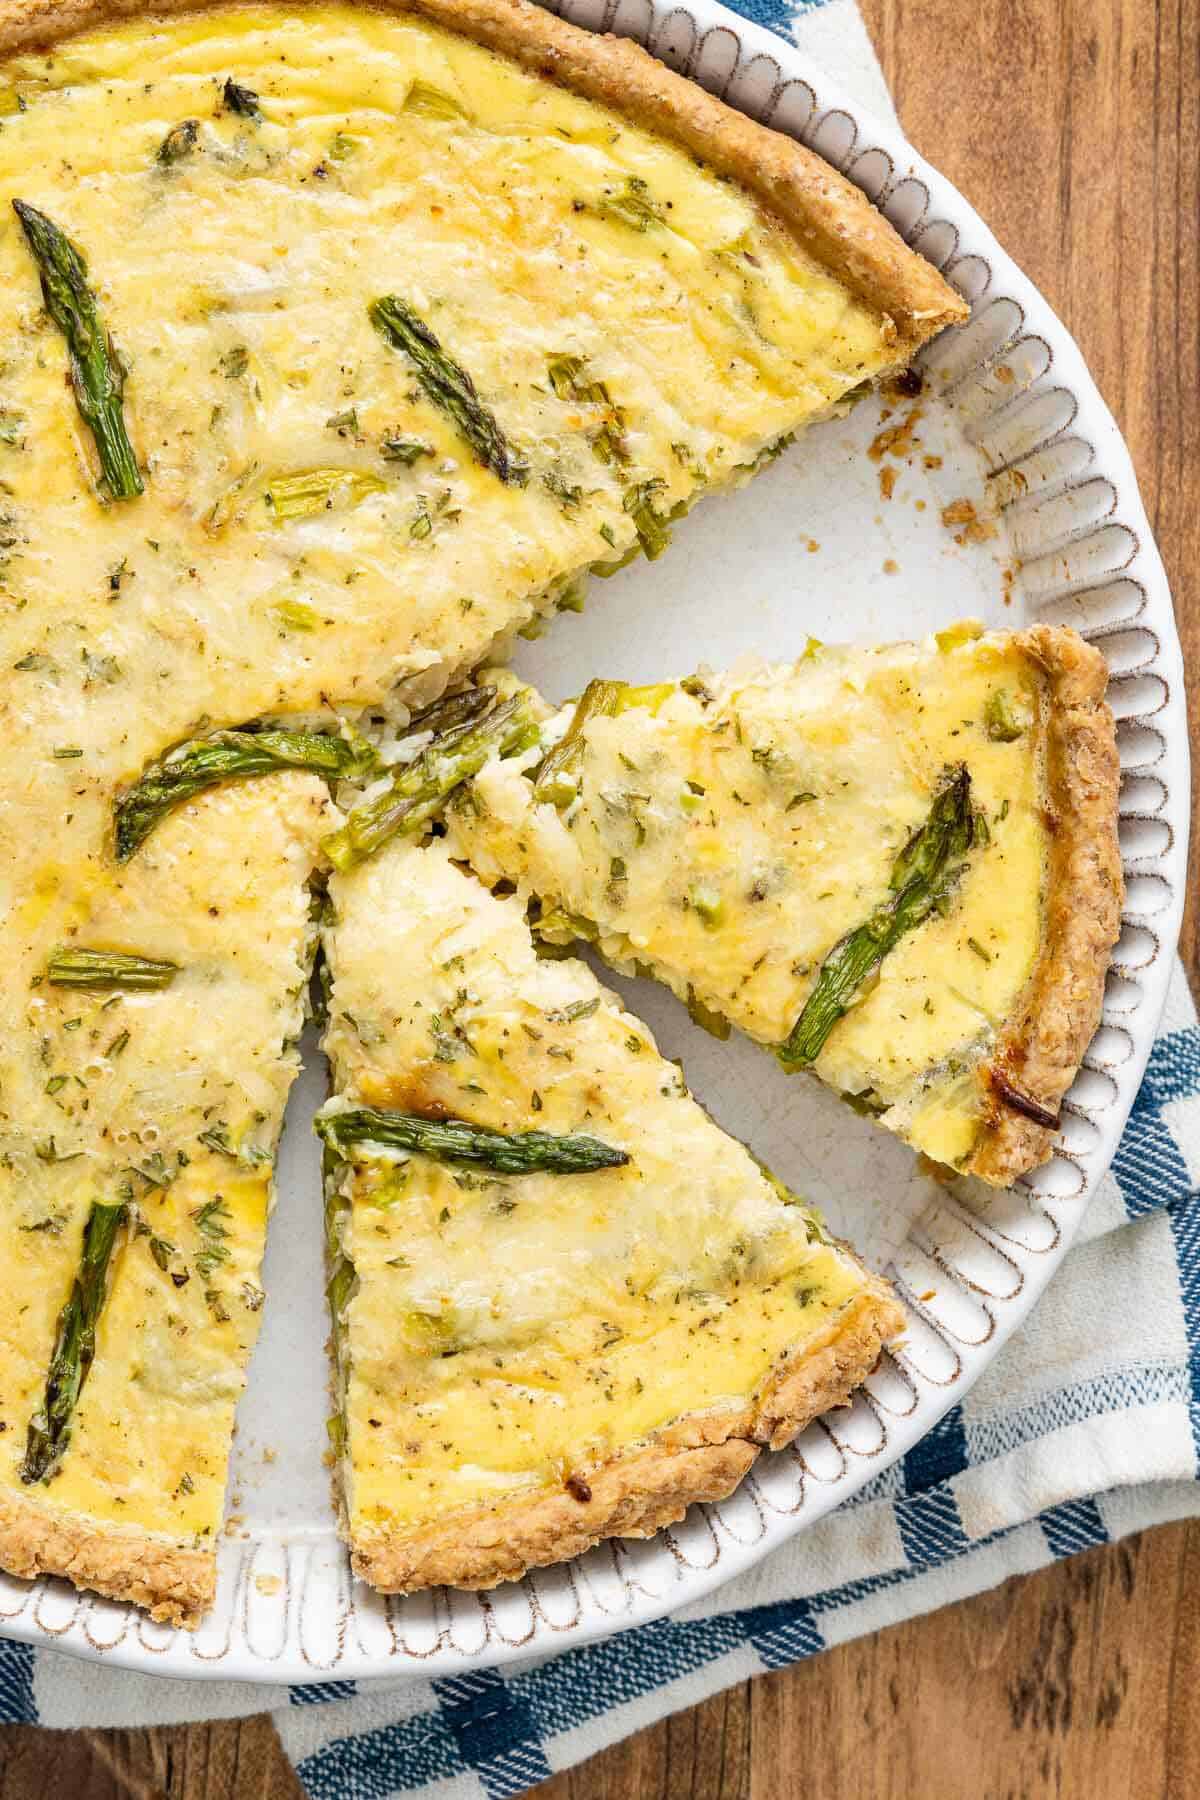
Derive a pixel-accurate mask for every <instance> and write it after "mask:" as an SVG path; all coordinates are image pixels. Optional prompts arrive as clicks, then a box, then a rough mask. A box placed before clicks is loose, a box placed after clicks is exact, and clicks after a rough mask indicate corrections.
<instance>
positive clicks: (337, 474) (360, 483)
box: [263, 468, 387, 523]
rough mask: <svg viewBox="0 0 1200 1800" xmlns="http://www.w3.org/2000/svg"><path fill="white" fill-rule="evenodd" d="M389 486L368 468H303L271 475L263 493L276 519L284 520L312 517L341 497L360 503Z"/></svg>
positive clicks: (329, 509) (326, 510)
mask: <svg viewBox="0 0 1200 1800" xmlns="http://www.w3.org/2000/svg"><path fill="white" fill-rule="evenodd" d="M386 486H387V483H386V481H384V480H383V479H382V478H381V477H380V476H378V475H373V474H371V472H370V470H368V469H343V468H332V469H301V470H300V471H299V472H298V473H297V474H294V475H273V476H271V478H270V479H269V480H268V481H267V482H266V483H265V485H264V488H263V493H264V495H265V498H266V502H267V505H268V506H269V507H270V508H271V511H272V512H273V513H274V514H275V518H276V520H277V521H278V522H279V523H282V522H283V521H284V520H285V519H311V518H314V517H315V516H316V515H317V513H323V512H329V511H331V509H332V507H333V505H334V502H335V501H339V500H345V501H348V502H349V504H350V505H351V506H357V505H358V503H359V501H360V500H365V499H366V498H367V496H368V495H369V494H379V493H382V492H383V490H384V488H385V487H386Z"/></svg>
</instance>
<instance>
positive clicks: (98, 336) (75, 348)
mask: <svg viewBox="0 0 1200 1800" xmlns="http://www.w3.org/2000/svg"><path fill="white" fill-rule="evenodd" d="M13 210H14V211H15V213H16V215H17V217H18V219H20V221H21V227H22V229H23V231H24V233H25V240H26V242H27V243H28V245H29V249H30V252H31V253H32V256H33V259H34V261H35V262H36V263H37V266H38V272H39V274H40V276H41V281H42V298H43V300H44V302H45V306H46V311H47V312H48V313H49V314H50V317H51V318H52V319H53V320H54V323H55V324H56V325H57V326H58V329H59V330H60V331H61V332H62V334H63V337H64V338H65V339H66V341H67V353H68V356H69V358H70V368H71V386H72V387H73V388H74V390H75V404H76V406H78V408H79V411H80V415H81V417H82V418H83V422H84V424H85V425H86V426H87V428H88V430H89V431H90V432H91V434H92V436H93V438H94V439H95V441H96V453H97V455H98V456H99V458H100V468H101V470H102V472H103V475H104V481H105V485H106V486H107V488H108V491H109V493H110V494H111V496H112V498H113V499H114V500H132V499H133V498H134V497H135V495H137V494H140V493H142V492H143V491H144V490H143V485H142V477H141V472H140V470H139V469H138V466H137V458H136V456H135V455H134V453H133V445H132V444H131V443H130V441H129V434H128V432H127V431H126V429H125V415H124V412H123V411H122V408H121V401H122V396H123V394H124V391H125V372H124V370H123V369H122V367H121V359H120V357H119V356H118V355H117V351H116V349H115V347H114V345H113V341H112V339H111V338H110V337H109V335H108V333H107V331H106V330H105V329H104V321H103V319H102V318H101V316H100V308H99V307H98V306H97V304H96V296H95V295H94V294H93V293H92V290H91V288H90V287H89V286H88V284H87V263H86V261H85V260H84V257H83V254H82V252H81V251H79V250H77V249H76V247H75V245H74V244H73V243H72V242H71V240H70V238H69V237H67V236H66V234H65V233H64V232H62V231H60V230H59V228H58V226H57V225H56V224H55V223H54V222H53V220H52V219H48V218H47V217H46V215H45V213H41V212H38V210H37V208H36V207H33V206H28V205H27V204H26V203H25V201H24V200H14V201H13Z"/></svg>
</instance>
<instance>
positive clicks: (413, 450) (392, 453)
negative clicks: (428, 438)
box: [379, 435, 434, 469]
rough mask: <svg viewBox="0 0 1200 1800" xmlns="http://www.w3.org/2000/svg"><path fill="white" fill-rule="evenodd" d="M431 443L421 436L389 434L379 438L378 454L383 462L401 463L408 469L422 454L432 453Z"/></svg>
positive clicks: (428, 454) (430, 454) (429, 454)
mask: <svg viewBox="0 0 1200 1800" xmlns="http://www.w3.org/2000/svg"><path fill="white" fill-rule="evenodd" d="M433 453H434V452H433V445H432V444H427V443H426V442H425V440H424V439H423V438H415V437H400V436H396V435H394V436H391V437H385V438H383V439H382V440H381V442H380V445H379V454H380V456H382V457H383V460H384V461H385V462H397V463H402V464H403V465H404V467H405V468H406V469H410V468H411V467H412V465H413V464H414V463H415V462H418V461H419V460H420V458H421V457H422V456H432V455H433Z"/></svg>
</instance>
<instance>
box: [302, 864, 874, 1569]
mask: <svg viewBox="0 0 1200 1800" xmlns="http://www.w3.org/2000/svg"><path fill="white" fill-rule="evenodd" d="M329 914H330V916H329V922H328V923H327V924H326V926H325V928H324V934H323V936H324V948H325V953H326V956H327V958H328V964H329V969H330V972H331V976H332V981H331V986H330V996H329V1026H328V1032H327V1036H326V1049H327V1052H328V1054H329V1056H330V1058H331V1061H332V1065H333V1073H334V1087H335V1098H334V1099H333V1100H331V1101H330V1103H329V1104H328V1106H327V1107H326V1108H325V1110H324V1112H323V1114H322V1115H321V1117H320V1120H319V1129H320V1131H321V1133H322V1136H323V1137H324V1139H325V1142H326V1145H327V1174H328V1201H327V1207H328V1213H327V1220H328V1235H329V1243H330V1282H329V1293H330V1299H331V1304H332V1306H333V1310H334V1316H335V1342H336V1360H337V1384H336V1385H337V1397H338V1415H337V1418H336V1420H335V1424H334V1437H335V1445H336V1450H337V1454H338V1471H339V1489H340V1497H341V1506H342V1512H343V1524H344V1529H345V1532H346V1535H347V1537H348V1540H349V1542H350V1545H351V1551H352V1556H353V1560H354V1565H355V1568H356V1570H357V1571H358V1573H360V1574H361V1575H363V1576H364V1578H366V1579H367V1580H369V1581H372V1582H374V1583H375V1584H376V1585H377V1586H379V1587H382V1588H384V1589H387V1590H389V1591H394V1590H400V1591H408V1590H410V1589H413V1588H419V1587H424V1586H427V1585H429V1584H431V1583H434V1582H452V1583H461V1584H464V1585H470V1586H472V1587H479V1586H490V1585H492V1584H493V1583H495V1582H497V1581H500V1580H502V1579H507V1578H510V1577H514V1576H516V1575H519V1574H520V1573H521V1572H522V1570H523V1569H525V1568H526V1567H529V1566H531V1565H535V1564H539V1563H545V1562H552V1561H556V1560H558V1559H559V1558H560V1557H563V1556H568V1555H573V1554H575V1553H576V1552H578V1551H580V1550H583V1549H584V1548H586V1547H587V1546H588V1545H590V1544H592V1543H594V1542H596V1541H597V1540H598V1539H599V1538H601V1537H604V1536H608V1535H611V1534H613V1533H617V1532H619V1533H621V1534H622V1535H646V1534H648V1533H650V1532H652V1531H653V1530H655V1529H656V1528H657V1526H659V1525H661V1524H663V1523H666V1522H668V1521H670V1520H672V1519H676V1518H679V1517H681V1516H682V1514H683V1512H684V1509H685V1507H686V1506H687V1505H688V1503H689V1502H690V1501H692V1500H695V1499H716V1498H719V1497H721V1496H723V1495H724V1494H726V1493H728V1492H729V1491H730V1489H731V1488H732V1487H733V1486H734V1485H735V1484H736V1482H737V1481H738V1480H740V1479H741V1477H742V1475H743V1474H744V1473H745V1471H746V1470H747V1469H748V1468H749V1466H750V1465H751V1463H752V1462H753V1461H754V1458H755V1456H756V1455H757V1451H758V1447H759V1446H760V1445H763V1444H774V1445H779V1444H782V1443H784V1442H786V1441H787V1440H789V1439H790V1438H791V1437H792V1436H793V1435H794V1434H795V1432H796V1431H797V1430H799V1429H800V1428H801V1427H802V1426H803V1425H804V1424H805V1423H807V1422H808V1420H809V1419H810V1418H811V1417H812V1416H814V1414H816V1413H817V1412H819V1411H821V1410H822V1409H823V1408H824V1407H826V1406H828V1405H829V1404H831V1403H832V1402H833V1401H835V1400H840V1399H843V1398H844V1397H845V1396H846V1394H848V1393H849V1392H850V1390H851V1389H852V1388H853V1387H854V1386H855V1385H856V1384H857V1383H858V1382H859V1381H860V1380H861V1379H862V1377H863V1376H864V1375H865V1374H866V1373H867V1372H868V1370H869V1369H870V1368H871V1366H872V1364H873V1363H874V1361H875V1359H876V1357H877V1355H878V1352H879V1349H880V1346H881V1344H882V1343H883V1342H884V1341H885V1340H886V1339H887V1338H888V1337H889V1336H891V1335H893V1334H894V1332H895V1331H896V1330H897V1329H898V1328H899V1326H900V1323H901V1317H902V1315H901V1314H900V1312H899V1309H898V1308H897V1307H896V1305H895V1303H894V1302H893V1300H892V1299H891V1298H890V1295H889V1293H888V1290H887V1289H886V1286H885V1285H884V1284H883V1283H881V1282H879V1281H878V1280H876V1279H875V1278H874V1277H872V1276H870V1275H868V1273H867V1272H866V1271H865V1270H864V1269H863V1268H862V1266H861V1265H860V1264H859V1263H858V1262H857V1261H856V1260H855V1259H854V1257H853V1256H851V1255H850V1253H849V1252H848V1251H846V1250H844V1249H843V1248H842V1247H841V1246H840V1245H838V1244H837V1243H835V1242H834V1241H832V1240H831V1239H830V1238H829V1237H828V1235H827V1233H826V1232H825V1230H824V1229H823V1227H822V1225H821V1223H820V1220H819V1218H818V1217H817V1216H816V1215H815V1214H814V1213H813V1212H811V1211H810V1210H809V1209H808V1208H807V1207H805V1206H804V1205H803V1204H802V1203H801V1202H800V1201H799V1200H797V1199H796V1198H795V1196H794V1195H792V1194H790V1193H788V1192H787V1191H786V1190H785V1189H784V1188H783V1187H782V1186H781V1185H780V1184H779V1183H778V1182H776V1181H775V1180H774V1179H773V1178H772V1177H771V1176H770V1175H769V1174H767V1173H766V1172H765V1171H764V1170H763V1169H762V1168H761V1167H760V1166H759V1165H758V1164H757V1163H756V1162H755V1160H754V1158H753V1157H752V1156H751V1155H750V1154H749V1153H748V1152H747V1151H746V1150H745V1149H744V1148H743V1147H742V1145H740V1144H739V1143H737V1142H736V1141H735V1140H734V1139H732V1138H730V1137H728V1136H726V1134H725V1133H724V1132H723V1131H721V1130H720V1129H719V1128H718V1127H717V1125H716V1124H714V1122H713V1121H712V1120H711V1119H710V1118H709V1117H708V1115H707V1114H706V1113H705V1112H704V1111H703V1109H702V1108H701V1107H700V1106H698V1105H697V1104H696V1102H695V1101H694V1100H693V1099H692V1098H691V1096H690V1095H689V1093H688V1091H687V1088H686V1086H685V1085H684V1082H683V1078H682V1076H681V1075H680V1073H679V1070H678V1069H677V1067H676V1066H675V1065H674V1064H673V1063H669V1062H667V1061H665V1060H664V1058H663V1057H661V1056H660V1055H659V1053H658V1051H657V1050H656V1048H655V1045H654V1041H653V1039H652V1038H651V1036H650V1034H649V1032H648V1031H647V1029H646V1027H645V1026H644V1025H642V1024H640V1023H639V1022H638V1020H636V1019H634V1018H632V1017H631V1016H630V1015H629V1014H628V1013H627V1012H625V1011H624V1010H623V1009H622V1007H621V1004H620V1002H619V1000H618V999H617V997H616V996H615V995H614V994H612V993H610V992H608V991H607V990H605V989H604V988H602V987H601V986H599V984H598V983H597V982H596V980H595V978H594V976H593V975H592V974H591V972H590V970H588V969H587V968H586V967H585V966H584V965H583V964H582V963H580V962H577V961H575V960H573V959H567V960H563V961H558V960H545V959H543V958H541V957H539V955H538V953H537V951H536V949H535V946H534V943H533V941H532V939H531V937H530V934H529V931H528V927H527V925H526V923H525V919H524V916H523V909H522V906H521V903H520V901H519V900H517V899H497V898H496V897H495V896H493V895H492V894H491V893H490V892H489V891H488V890H487V889H486V888H485V887H484V886H483V885H482V884H481V883H479V882H478V881H476V880H475V879H474V878H473V877H472V876H470V875H469V874H466V873H465V872H464V871H463V870H462V869H461V868H459V867H457V866H456V865H455V863H454V862H453V861H452V860H451V858H450V856H449V854H448V852H447V849H446V847H445V845H444V844H441V843H434V844H431V845H429V846H428V847H424V848H422V847H418V846H413V845H406V844H401V843H396V844H393V845H391V846H389V847H388V848H387V849H385V850H384V851H382V852H381V853H380V855H379V856H378V857H376V858H374V859H372V860H370V861H367V862H365V863H363V864H361V865H360V866H359V867H358V868H357V869H356V870H354V871H353V872H352V873H350V874H348V875H339V876H335V877H334V879H333V880H332V882H331V885H330V893H329Z"/></svg>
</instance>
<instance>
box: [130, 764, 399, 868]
mask: <svg viewBox="0 0 1200 1800" xmlns="http://www.w3.org/2000/svg"><path fill="white" fill-rule="evenodd" d="M373 766H374V752H373V751H369V750H367V749H364V747H363V746H362V745H361V744H353V743H350V742H349V741H348V740H347V739H346V738H341V737H334V736H332V735H330V734H326V733H322V732H314V731H253V732H251V731H219V732H217V733H215V735H214V736H212V737H209V738H197V739H195V740H193V742H191V743H190V744H184V745H182V746H181V748H180V749H178V750H174V751H172V752H171V754H170V755H169V756H167V757H164V758H163V759H162V761H160V762H156V763H151V764H150V766H149V768H148V769H147V770H146V771H145V773H144V774H143V775H142V777H141V780H140V781H138V782H137V783H136V784H135V785H134V786H133V787H132V788H130V789H129V791H128V792H127V793H125V794H123V795H122V796H121V798H120V799H119V800H118V801H117V803H116V807H115V819H116V838H117V861H118V862H128V861H129V858H130V857H131V856H132V855H133V853H134V851H135V850H137V849H138V848H139V847H140V846H141V845H142V844H143V843H145V841H146V839H147V838H148V837H149V835H150V833H151V832H152V831H153V830H154V827H155V826H156V825H157V824H158V823H159V821H160V820H161V819H163V818H165V817H166V815H167V813H169V812H170V811H171V810H172V808H173V807H176V806H179V805H181V804H182V802H183V801H185V800H190V799H192V797H193V795H195V794H201V793H203V792H204V790H205V789H206V788H210V787H215V786H216V785H217V783H218V782H221V781H235V780H239V779H241V778H242V777H244V776H248V775H269V774H271V773H272V772H273V771H274V770H276V769H311V770H312V771H313V773H314V774H316V775H324V776H325V777H326V778H327V779H328V780H330V781H344V780H348V779H350V778H352V777H356V776H362V775H366V774H369V773H370V771H371V769H372V768H373Z"/></svg>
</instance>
